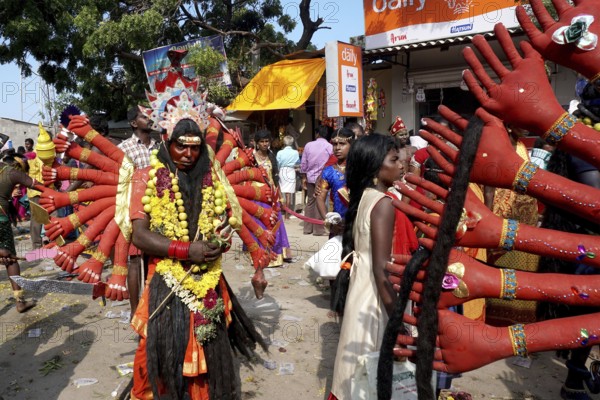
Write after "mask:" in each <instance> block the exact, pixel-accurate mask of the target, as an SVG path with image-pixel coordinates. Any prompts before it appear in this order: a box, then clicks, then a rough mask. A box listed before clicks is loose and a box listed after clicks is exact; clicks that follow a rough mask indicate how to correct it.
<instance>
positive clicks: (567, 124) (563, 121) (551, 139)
mask: <svg viewBox="0 0 600 400" xmlns="http://www.w3.org/2000/svg"><path fill="white" fill-rule="evenodd" d="M576 123H577V118H575V117H574V116H572V115H571V114H569V113H567V112H565V113H564V114H563V115H561V116H560V118H558V119H557V120H556V122H554V124H552V126H551V127H550V129H548V130H547V131H546V133H544V136H542V138H543V139H544V140H545V141H546V143H548V144H551V145H552V146H555V145H556V144H557V143H558V142H560V141H561V140H562V139H563V138H564V137H565V135H566V134H567V133H569V131H570V130H571V129H572V128H573V127H574V126H575V124H576Z"/></svg>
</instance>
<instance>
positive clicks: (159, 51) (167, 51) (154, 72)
mask: <svg viewBox="0 0 600 400" xmlns="http://www.w3.org/2000/svg"><path fill="white" fill-rule="evenodd" d="M193 46H210V47H212V48H213V49H215V50H216V51H218V52H219V53H221V54H222V55H223V57H225V61H224V62H222V63H221V66H220V72H219V73H218V74H216V75H215V76H212V77H211V78H213V79H219V80H221V82H222V83H223V84H224V85H228V86H229V85H231V77H230V76H229V69H228V67H227V55H226V54H225V46H224V45H223V37H222V36H220V35H214V36H207V37H202V38H199V39H194V40H188V41H186V42H181V43H175V44H170V45H168V46H163V47H158V48H156V49H152V50H148V51H145V52H143V53H142V57H143V59H144V68H145V69H146V77H147V78H148V83H149V84H150V90H151V91H152V92H154V91H155V90H154V82H156V81H160V80H163V79H165V78H166V77H167V74H168V72H169V71H170V70H171V68H182V69H183V75H184V76H185V77H187V78H189V79H193V78H195V77H196V71H195V70H194V66H193V65H191V64H189V62H188V56H187V55H186V56H185V57H183V58H180V57H179V56H178V55H177V54H175V53H174V52H173V50H189V49H191V48H192V47H193Z"/></svg>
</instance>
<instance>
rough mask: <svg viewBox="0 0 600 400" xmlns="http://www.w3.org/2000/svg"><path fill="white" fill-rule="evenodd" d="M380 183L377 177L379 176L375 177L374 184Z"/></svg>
mask: <svg viewBox="0 0 600 400" xmlns="http://www.w3.org/2000/svg"><path fill="white" fill-rule="evenodd" d="M378 183H379V179H377V177H375V178H373V185H375V186H377V184H378Z"/></svg>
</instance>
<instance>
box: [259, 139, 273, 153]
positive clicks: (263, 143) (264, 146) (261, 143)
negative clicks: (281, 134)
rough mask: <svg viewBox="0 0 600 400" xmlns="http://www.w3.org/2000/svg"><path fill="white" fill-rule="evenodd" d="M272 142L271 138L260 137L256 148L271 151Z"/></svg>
mask: <svg viewBox="0 0 600 400" xmlns="http://www.w3.org/2000/svg"><path fill="white" fill-rule="evenodd" d="M270 144H271V141H270V140H269V139H260V140H259V141H258V142H256V150H258V151H262V152H265V153H266V152H268V151H269V145H270Z"/></svg>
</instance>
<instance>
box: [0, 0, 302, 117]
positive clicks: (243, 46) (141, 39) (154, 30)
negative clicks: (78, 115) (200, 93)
mask: <svg viewBox="0 0 600 400" xmlns="http://www.w3.org/2000/svg"><path fill="white" fill-rule="evenodd" d="M298 2H299V0H298ZM309 6H310V4H309ZM209 25H210V26H212V27H213V28H214V29H209V27H208V26H209ZM295 26H296V22H295V21H294V20H293V19H292V18H291V17H290V16H289V15H286V14H284V13H283V6H282V4H281V1H280V0H129V1H123V0H47V1H39V0H21V1H4V2H2V8H0V36H1V37H2V38H3V40H2V41H1V42H0V63H3V64H4V63H10V62H16V63H17V64H18V65H19V66H20V67H21V69H22V71H23V73H24V74H25V75H30V74H31V73H32V72H33V71H32V67H31V65H30V64H29V62H28V59H31V58H33V59H34V60H35V61H36V63H38V64H39V67H38V70H37V73H38V74H39V75H40V76H41V77H42V78H43V79H44V81H45V82H47V83H49V84H51V85H54V87H55V89H56V91H57V92H58V93H63V94H65V95H66V96H69V95H72V94H76V98H75V100H77V102H78V105H79V106H80V107H81V108H82V109H83V110H85V111H86V112H89V113H93V112H105V113H107V114H108V115H109V116H110V117H112V118H116V119H119V118H123V117H124V116H125V114H126V110H127V108H128V107H129V106H131V105H132V104H135V103H143V102H144V100H145V94H144V91H145V89H146V88H147V80H146V76H145V71H144V67H143V64H142V59H141V55H142V52H144V51H147V50H150V49H153V48H156V47H160V46H165V45H168V44H171V43H177V42H181V41H184V40H189V39H194V38H198V37H201V36H208V35H214V34H216V33H217V31H215V29H216V30H218V31H221V32H229V31H243V32H247V34H244V35H239V34H232V35H226V36H224V42H225V49H226V53H227V61H228V64H229V70H230V73H231V75H232V80H233V81H234V87H235V88H234V91H235V90H237V89H239V86H240V85H241V82H243V81H244V80H246V79H248V78H251V77H252V76H253V73H254V69H255V68H256V67H260V66H262V65H266V64H269V63H272V62H274V61H277V60H279V57H278V56H277V55H276V54H275V53H276V52H277V53H280V54H285V53H289V52H292V51H295V50H298V49H297V48H296V45H295V43H293V42H291V41H289V40H288V39H287V38H286V34H287V33H289V32H290V31H291V30H292V29H294V27H295ZM257 43H263V44H264V43H277V44H279V45H278V46H277V47H273V46H263V45H261V46H258V47H256V45H257ZM269 47H270V49H269ZM197 57H200V58H199V59H198V60H197V61H195V62H194V64H195V65H196V66H197V68H198V70H199V72H200V73H201V75H204V72H203V71H205V70H209V69H211V68H212V67H213V66H214V65H215V63H216V58H215V55H214V54H211V53H205V54H200V55H198V56H197ZM204 64H206V66H204ZM209 84H210V85H212V83H209ZM210 89H211V92H212V93H211V95H210V96H211V97H212V98H214V99H218V102H221V103H222V102H225V103H226V102H227V99H228V98H230V97H231V95H232V94H231V93H230V91H229V89H228V88H226V87H220V86H219V85H215V87H214V88H213V87H211V88H210Z"/></svg>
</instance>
